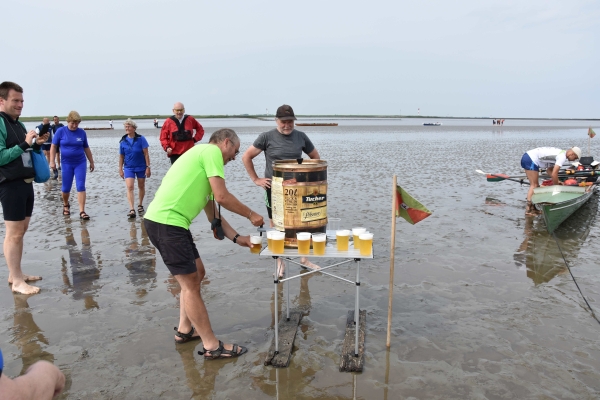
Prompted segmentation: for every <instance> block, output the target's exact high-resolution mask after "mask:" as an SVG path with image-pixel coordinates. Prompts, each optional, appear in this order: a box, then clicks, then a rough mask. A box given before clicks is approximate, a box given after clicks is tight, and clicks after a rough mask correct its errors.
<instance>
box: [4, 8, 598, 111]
mask: <svg viewBox="0 0 600 400" xmlns="http://www.w3.org/2000/svg"><path fill="white" fill-rule="evenodd" d="M1 13H2V16H3V18H2V24H1V27H2V30H3V34H2V39H0V41H1V42H0V43H1V44H2V49H3V53H4V54H3V56H2V60H3V62H2V63H1V64H0V72H1V73H0V80H11V81H15V82H17V83H19V84H20V85H21V86H23V87H24V89H25V108H24V110H23V115H24V116H31V115H54V114H58V115H66V114H67V113H68V112H69V111H70V110H72V109H74V110H77V111H79V112H80V113H81V114H82V115H105V114H125V115H140V114H154V113H158V114H169V113H171V109H172V106H173V103H174V102H175V101H182V102H183V103H184V104H185V106H186V111H187V112H188V113H190V114H197V115H208V114H230V115H231V114H243V113H247V114H258V113H264V112H265V111H266V109H268V110H269V112H270V113H273V112H274V111H275V109H276V108H277V107H278V106H279V105H281V104H283V103H287V104H290V105H292V106H293V107H294V110H295V111H296V113H298V114H404V115H416V114H417V109H419V108H420V110H421V115H440V116H471V117H481V116H486V117H488V116H494V117H566V118H599V117H600V90H599V89H600V79H599V77H600V51H599V50H600V48H599V47H600V22H599V21H600V2H599V1H598V0H591V1H586V0H570V1H564V0H527V1H522V0H519V1H517V0H502V1H497V0H489V1H481V0H473V1H471V0H469V1H447V0H430V1H418V2H401V1H380V0H370V1H354V0H345V1H327V0H320V1H313V0H304V1H262V0H254V1H225V0H222V1H200V0H196V1H192V0H175V1H161V0H143V1H142V0H139V1H138V0H119V1H115V0H103V1H94V2H88V1H77V2H76V1H63V0H53V1H41V0H20V1H5V2H3V4H2V11H1Z"/></svg>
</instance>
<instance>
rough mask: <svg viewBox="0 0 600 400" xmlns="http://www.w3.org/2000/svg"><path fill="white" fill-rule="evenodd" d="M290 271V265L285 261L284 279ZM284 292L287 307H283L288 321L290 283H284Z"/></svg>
mask: <svg viewBox="0 0 600 400" xmlns="http://www.w3.org/2000/svg"><path fill="white" fill-rule="evenodd" d="M289 270H290V264H289V263H288V262H287V260H285V277H286V278H287V277H288V271H289ZM285 292H286V294H287V305H286V307H285V311H286V317H287V321H289V320H290V281H285Z"/></svg>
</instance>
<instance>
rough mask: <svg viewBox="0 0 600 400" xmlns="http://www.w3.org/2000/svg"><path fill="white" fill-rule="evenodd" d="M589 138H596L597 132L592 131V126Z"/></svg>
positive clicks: (589, 130)
mask: <svg viewBox="0 0 600 400" xmlns="http://www.w3.org/2000/svg"><path fill="white" fill-rule="evenodd" d="M588 136H589V137H590V138H593V137H594V136H596V132H594V130H593V129H592V127H591V126H590V128H589V129H588Z"/></svg>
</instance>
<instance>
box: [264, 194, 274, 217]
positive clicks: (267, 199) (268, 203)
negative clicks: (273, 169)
mask: <svg viewBox="0 0 600 400" xmlns="http://www.w3.org/2000/svg"><path fill="white" fill-rule="evenodd" d="M265 205H266V206H267V214H269V219H273V210H272V209H271V188H266V189H265Z"/></svg>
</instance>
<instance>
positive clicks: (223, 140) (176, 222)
mask: <svg viewBox="0 0 600 400" xmlns="http://www.w3.org/2000/svg"><path fill="white" fill-rule="evenodd" d="M239 148H240V139H239V137H238V136H237V134H236V133H235V132H234V131H233V130H232V129H219V130H217V131H216V132H214V133H213V134H212V136H211V137H210V140H209V143H208V144H201V145H198V146H194V147H193V148H192V149H191V150H189V151H187V152H186V153H185V154H184V155H183V156H181V157H180V159H179V160H178V161H177V163H176V164H173V166H172V167H171V168H170V169H169V170H168V171H167V174H166V175H165V177H164V178H163V180H162V183H161V184H160V187H159V188H158V190H157V192H156V195H155V196H154V200H152V202H151V203H150V205H149V206H148V211H147V212H146V214H145V216H144V225H145V227H146V232H147V233H148V237H149V239H150V242H152V244H153V245H154V247H156V248H157V249H158V251H159V252H160V255H161V257H162V258H163V261H164V263H165V265H166V266H167V268H168V269H169V271H170V272H171V274H172V275H173V276H174V277H175V279H177V282H178V283H179V286H181V294H180V312H179V326H178V327H176V328H175V331H177V333H176V334H175V342H176V343H185V342H188V341H190V340H199V339H200V338H201V339H202V344H203V346H204V349H203V351H202V352H201V354H203V355H204V358H205V359H216V358H227V357H229V358H231V357H237V356H240V355H242V354H244V353H245V352H246V351H247V349H246V348H245V347H243V346H239V345H236V344H233V345H232V344H228V345H223V342H221V341H220V340H218V339H217V338H216V336H215V334H214V333H213V331H212V328H211V325H210V319H209V317H208V312H207V310H206V306H205V304H204V301H203V300H202V296H201V292H200V284H201V282H202V279H204V276H205V269H204V264H203V263H202V260H201V259H200V254H199V253H198V249H197V248H196V244H195V243H194V239H193V237H192V234H191V232H190V230H189V228H190V225H191V223H192V221H193V220H194V218H196V216H198V214H200V212H201V211H202V210H204V212H205V214H206V217H207V218H208V220H209V221H212V224H211V228H212V229H213V234H214V236H215V238H217V239H219V240H222V239H224V238H225V237H227V238H228V239H229V240H231V241H232V242H233V243H234V244H237V245H238V246H242V247H250V236H240V234H239V233H237V232H236V230H235V229H234V228H233V227H232V226H231V225H229V223H228V222H227V221H226V220H225V218H223V216H222V215H220V211H219V212H217V211H216V207H215V201H216V202H218V203H219V205H220V206H221V205H222V206H223V207H224V208H226V209H227V210H229V211H231V212H234V213H236V214H238V215H241V216H243V217H245V218H247V219H248V220H250V223H251V224H252V225H253V226H256V227H259V226H261V225H263V224H264V220H263V217H261V216H260V215H259V214H257V213H256V212H254V211H253V210H252V209H250V208H249V207H247V206H246V205H244V204H242V203H241V202H240V201H239V200H238V199H237V198H236V197H235V196H234V195H233V194H231V193H230V192H229V191H228V190H227V187H226V186H225V172H224V166H225V165H226V164H227V163H228V162H229V161H233V160H235V157H236V156H237V155H238V153H239ZM213 199H214V200H213ZM221 311H223V310H221Z"/></svg>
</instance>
